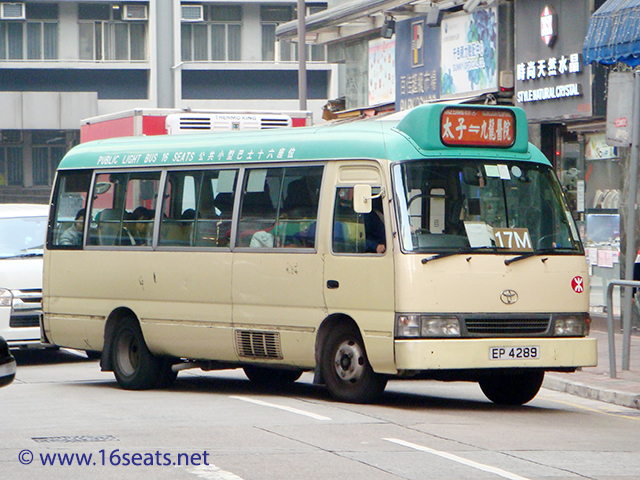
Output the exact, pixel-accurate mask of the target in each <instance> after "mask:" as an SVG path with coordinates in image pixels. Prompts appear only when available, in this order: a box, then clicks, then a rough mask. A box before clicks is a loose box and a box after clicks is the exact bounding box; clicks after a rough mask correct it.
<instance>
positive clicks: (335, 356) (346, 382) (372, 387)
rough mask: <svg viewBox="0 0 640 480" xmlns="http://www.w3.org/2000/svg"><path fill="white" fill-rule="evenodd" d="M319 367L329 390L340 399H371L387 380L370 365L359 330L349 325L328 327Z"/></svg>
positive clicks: (355, 401) (355, 400)
mask: <svg viewBox="0 0 640 480" xmlns="http://www.w3.org/2000/svg"><path fill="white" fill-rule="evenodd" d="M320 367H321V369H322V376H323V378H324V382H325V385H326V386H327V388H328V389H329V393H330V394H331V396H332V397H333V398H334V399H336V400H339V401H342V402H350V403H369V402H372V401H374V400H376V399H377V398H378V397H379V396H380V395H381V394H382V392H383V391H384V387H385V386H386V384H387V379H386V377H384V376H382V375H378V374H377V373H375V372H374V371H373V369H372V368H371V365H370V364H369V360H368V359H367V354H366V352H365V349H364V342H363V341H362V337H361V336H360V332H358V330H357V329H356V328H355V327H352V326H350V325H345V324H339V325H336V326H334V327H332V328H331V330H330V331H329V333H328V334H327V337H326V338H325V342H324V345H323V349H322V357H321V365H320Z"/></svg>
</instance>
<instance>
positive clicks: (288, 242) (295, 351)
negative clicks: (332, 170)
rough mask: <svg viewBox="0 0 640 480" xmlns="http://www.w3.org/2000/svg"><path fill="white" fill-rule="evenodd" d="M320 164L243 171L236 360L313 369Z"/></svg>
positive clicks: (319, 302)
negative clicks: (237, 358) (284, 364)
mask: <svg viewBox="0 0 640 480" xmlns="http://www.w3.org/2000/svg"><path fill="white" fill-rule="evenodd" d="M323 170H324V167H323V166H322V165H315V166H314V165H310V166H306V165H305V166H304V167H300V166H288V167H271V168H265V167H255V168H246V169H245V171H244V177H243V182H242V197H241V205H240V211H239V214H238V227H237V233H236V236H235V240H234V242H235V248H234V259H233V287H232V290H233V322H234V330H235V336H236V338H235V341H236V347H237V348H236V350H237V354H238V356H239V359H240V360H242V361H248V362H253V361H255V362H257V363H261V364H265V365H269V364H271V363H287V364H290V365H295V366H299V367H307V368H309V367H313V365H314V339H315V336H314V335H315V331H316V328H315V327H316V326H317V325H318V324H319V323H320V322H321V320H322V319H323V318H324V316H325V310H324V299H323V291H322V258H321V257H320V255H319V254H318V250H317V245H316V238H317V234H316V224H317V220H318V204H319V198H320V188H321V184H322V176H323Z"/></svg>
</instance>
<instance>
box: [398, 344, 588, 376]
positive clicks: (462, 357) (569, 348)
mask: <svg viewBox="0 0 640 480" xmlns="http://www.w3.org/2000/svg"><path fill="white" fill-rule="evenodd" d="M531 346H536V347H538V348H539V349H540V354H539V358H537V359H527V358H521V359H508V360H492V359H491V350H492V349H493V348H496V347H507V348H510V347H531ZM395 354H396V367H397V369H398V370H399V371H433V370H476V369H493V368H541V369H544V370H554V369H565V368H575V367H594V366H596V365H597V363H598V350H597V341H596V339H595V338H589V337H584V338H557V337H556V338H549V337H546V338H542V337H527V338H479V339H476V338H473V339H472V338H466V339H460V338H452V339H436V340H425V339H416V340H396V341H395Z"/></svg>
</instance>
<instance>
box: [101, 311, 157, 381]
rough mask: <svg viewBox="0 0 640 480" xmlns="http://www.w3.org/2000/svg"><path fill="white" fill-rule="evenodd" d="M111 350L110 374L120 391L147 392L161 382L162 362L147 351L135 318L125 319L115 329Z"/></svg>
mask: <svg viewBox="0 0 640 480" xmlns="http://www.w3.org/2000/svg"><path fill="white" fill-rule="evenodd" d="M111 348H112V351H111V358H112V359H113V373H114V374H115V377H116V380H117V381H118V384H119V385H120V386H121V387H122V388H124V389H127V390H148V389H150V388H154V387H157V386H160V383H163V382H162V381H161V380H162V379H163V377H164V376H163V375H162V373H163V370H164V369H163V364H162V360H161V359H159V358H158V357H156V356H154V355H153V354H152V353H151V352H150V351H149V349H148V348H147V344H146V343H145V341H144V337H143V336H142V330H140V325H138V322H137V321H136V320H135V319H134V318H131V317H128V318H125V319H123V320H122V321H121V322H120V324H119V325H118V326H117V327H116V330H115V332H114V335H113V343H112V344H111Z"/></svg>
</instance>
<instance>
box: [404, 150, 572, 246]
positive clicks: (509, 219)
mask: <svg viewBox="0 0 640 480" xmlns="http://www.w3.org/2000/svg"><path fill="white" fill-rule="evenodd" d="M393 183H394V189H395V198H396V208H397V212H398V218H399V232H400V241H401V245H402V249H403V251H404V252H408V253H421V252H422V253H424V252H435V253H446V252H450V253H456V252H460V253H463V252H480V253H483V252H486V253H496V252H498V253H516V254H525V253H528V254H530V255H534V254H536V253H537V252H539V253H544V254H549V253H570V254H575V253H581V252H582V246H581V243H580V240H579V237H578V234H577V231H576V228H575V224H574V222H573V219H572V218H571V214H570V213H569V211H568V209H567V208H566V204H565V202H564V199H563V196H562V193H561V189H560V185H559V183H558V181H557V179H556V177H555V175H554V174H553V172H552V170H551V168H550V167H548V166H546V165H541V164H536V163H530V162H506V161H489V160H486V161H483V160H467V159H455V160H453V159H452V160H440V159H438V160H414V161H407V162H402V163H398V164H395V165H394V167H393Z"/></svg>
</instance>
